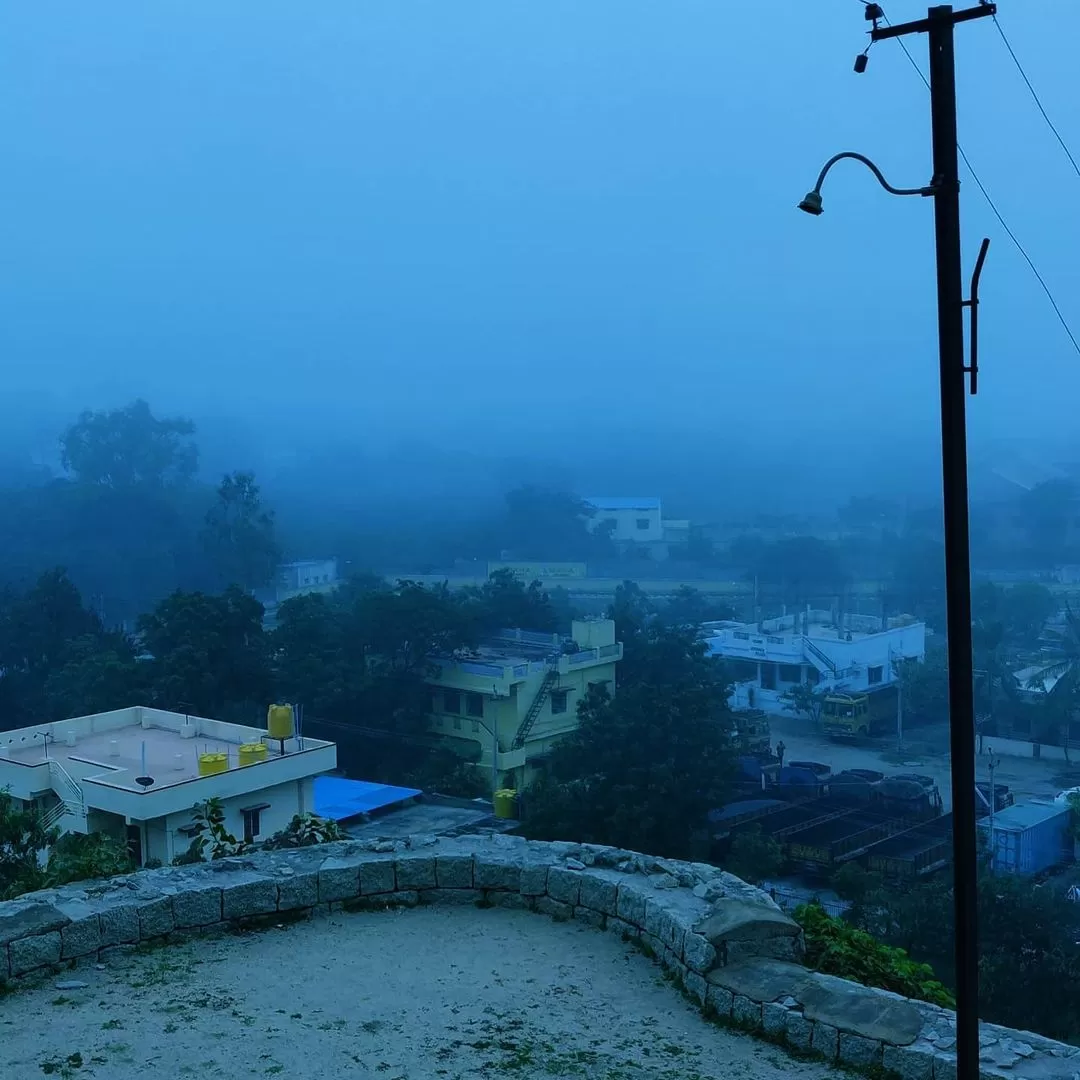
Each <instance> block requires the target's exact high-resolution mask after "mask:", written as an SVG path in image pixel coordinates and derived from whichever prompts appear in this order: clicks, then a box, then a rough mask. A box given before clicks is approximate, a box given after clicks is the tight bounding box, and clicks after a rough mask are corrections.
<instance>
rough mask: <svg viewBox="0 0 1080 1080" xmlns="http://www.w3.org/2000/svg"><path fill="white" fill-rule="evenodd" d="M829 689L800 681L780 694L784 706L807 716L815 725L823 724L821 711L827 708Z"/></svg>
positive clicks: (799, 714)
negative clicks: (826, 701)
mask: <svg viewBox="0 0 1080 1080" xmlns="http://www.w3.org/2000/svg"><path fill="white" fill-rule="evenodd" d="M826 697H828V691H826V690H821V689H819V688H818V687H816V686H811V685H810V684H809V683H799V685H798V686H793V687H792V688H791V689H790V690H786V691H785V692H784V693H783V694H781V695H780V698H781V700H782V701H783V702H784V708H785V709H786V710H787V711H788V712H793V713H795V714H796V715H798V716H805V717H806V718H807V719H808V720H809V721H810V723H812V724H813V725H814V727H815V728H816V727H818V726H819V725H820V724H821V712H822V710H823V709H824V708H825V698H826Z"/></svg>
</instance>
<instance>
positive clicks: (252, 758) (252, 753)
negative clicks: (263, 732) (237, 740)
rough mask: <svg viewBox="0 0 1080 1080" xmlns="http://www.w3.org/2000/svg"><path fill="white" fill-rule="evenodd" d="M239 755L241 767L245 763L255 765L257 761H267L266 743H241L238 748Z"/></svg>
mask: <svg viewBox="0 0 1080 1080" xmlns="http://www.w3.org/2000/svg"><path fill="white" fill-rule="evenodd" d="M237 757H238V758H239V760H240V766H241V768H243V766H245V765H254V764H255V763H256V762H257V761H265V760H266V743H264V742H253V743H241V744H240V746H239V748H238V749H237Z"/></svg>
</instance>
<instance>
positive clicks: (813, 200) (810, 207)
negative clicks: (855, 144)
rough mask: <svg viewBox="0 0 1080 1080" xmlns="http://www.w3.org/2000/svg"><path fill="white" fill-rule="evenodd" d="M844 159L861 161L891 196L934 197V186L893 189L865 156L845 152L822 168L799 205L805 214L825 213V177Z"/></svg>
mask: <svg viewBox="0 0 1080 1080" xmlns="http://www.w3.org/2000/svg"><path fill="white" fill-rule="evenodd" d="M844 158H851V159H852V160H853V161H861V162H862V163H863V164H864V165H865V166H866V167H867V168H868V169H869V170H870V171H871V172H872V173H873V174H874V176H875V177H877V182H878V183H879V184H880V185H881V186H882V187H883V188H884V189H885V190H886V191H887V192H888V193H889V194H890V195H924V196H925V195H933V194H934V191H935V188H934V187H933V185H931V186H930V187H921V188H898V187H893V186H892V184H890V183H889V181H888V180H886V179H885V177H884V176H883V175H882V173H881V170H880V169H879V168H878V167H877V166H876V165H875V164H874V163H873V162H872V161H871V160H870V159H869V158H868V157H866V156H865V155H864V154H856V153H855V151H854V150H844V151H843V152H842V153H839V154H833V156H832V157H831V158H829V160H828V161H826V162H825V164H824V165H823V166H822V168H821V172H819V173H818V178H817V183H816V184H815V185H814V187H813V189H812V190H811V191H808V192H807V193H806V196H805V197H804V198H803V201H802V202H801V203H799V209H800V210H802V211H803V212H804V213H807V214H812V215H813V216H814V217H818V216H819V215H820V214H822V213H823V212H824V211H823V210H822V207H821V185H822V184H824V183H825V177H826V176H828V175H829V170H830V169H831V168H832V167H833V166H834V165H835V164H836V163H837V162H838V161H843V160H844Z"/></svg>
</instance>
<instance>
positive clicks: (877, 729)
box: [821, 686, 897, 739]
mask: <svg viewBox="0 0 1080 1080" xmlns="http://www.w3.org/2000/svg"><path fill="white" fill-rule="evenodd" d="M896 714H897V697H896V687H895V686H886V687H882V688H881V689H880V690H874V691H867V692H865V693H847V692H843V691H835V692H834V693H831V694H828V695H826V697H825V701H824V702H823V704H822V707H821V728H822V731H823V732H824V733H825V734H826V735H830V736H832V737H833V738H838V739H856V738H860V737H862V738H866V737H868V736H872V735H884V734H885V733H887V732H892V731H895V730H896Z"/></svg>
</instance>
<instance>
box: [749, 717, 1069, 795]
mask: <svg viewBox="0 0 1080 1080" xmlns="http://www.w3.org/2000/svg"><path fill="white" fill-rule="evenodd" d="M769 720H770V724H771V726H772V731H773V744H774V745H775V743H776V740H777V739H778V738H781V739H783V741H784V744H785V746H786V747H787V750H786V752H785V754H784V760H785V761H799V760H803V761H821V762H824V763H825V764H827V765H830V766H831V767H832V770H833V772H834V773H835V772H840V771H842V770H844V769H878V770H879V771H881V772H919V773H923V774H925V775H927V776H932V777H934V779H935V780H936V781H937V785H938V788H939V789H940V790H941V798H942V801H943V802H944V804H945V808H946V809H948V808H950V807H951V806H952V776H951V772H950V764H949V756H948V729H947V727H945V726H944V725H942V726H941V727H939V728H932V729H927V728H920V729H916V731H915V732H913V733H911V736H912V738H911V742H910V743H909V744H908V746H907V747H906V749H905V752H904V753H903V754H902V755H899V756H898V755H897V753H896V747H895V744H894V743H892V742H888V741H884V742H883V741H880V740H879V741H875V742H873V743H870V744H865V745H854V744H852V743H848V742H843V741H834V740H831V739H828V738H826V737H824V736H822V735H820V734H819V733H817V732H814V731H811V730H809V729H808V725H807V721H805V720H802V719H799V718H798V717H794V716H774V717H770V718H769ZM916 740H917V741H916ZM986 744H987V746H989V747H993V745H994V743H993V739H987V740H986ZM999 760H1000V764H999V765H998V766H997V767H996V768H995V770H994V781H995V783H999V784H1007V785H1008V787H1009V789H1010V790H1011V791H1012V793H1013V795H1014V796H1015V797H1016V799H1017V801H1019V800H1021V799H1024V798H1038V799H1045V798H1048V797H1053V796H1054V795H1056V794H1057V793H1058V792H1059V791H1061V789H1062V788H1063V787H1066V786H1069V785H1068V782H1067V778H1066V777H1065V776H1064V775H1063V774H1064V773H1065V772H1066V770H1067V769H1068V766H1066V765H1064V764H1063V763H1062V762H1060V761H1049V762H1042V761H1033V760H1029V759H1027V758H1014V757H1002V758H1000V759H999ZM988 762H989V755H987V754H985V753H984V754H982V755H979V756H978V757H977V758H976V762H975V775H976V778H977V779H979V780H986V781H989V779H990V773H989V770H988V768H987V765H988ZM1076 771H1077V773H1078V774H1080V765H1078V766H1077V769H1076ZM1073 783H1077V784H1080V779H1077V780H1074V781H1073Z"/></svg>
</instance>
